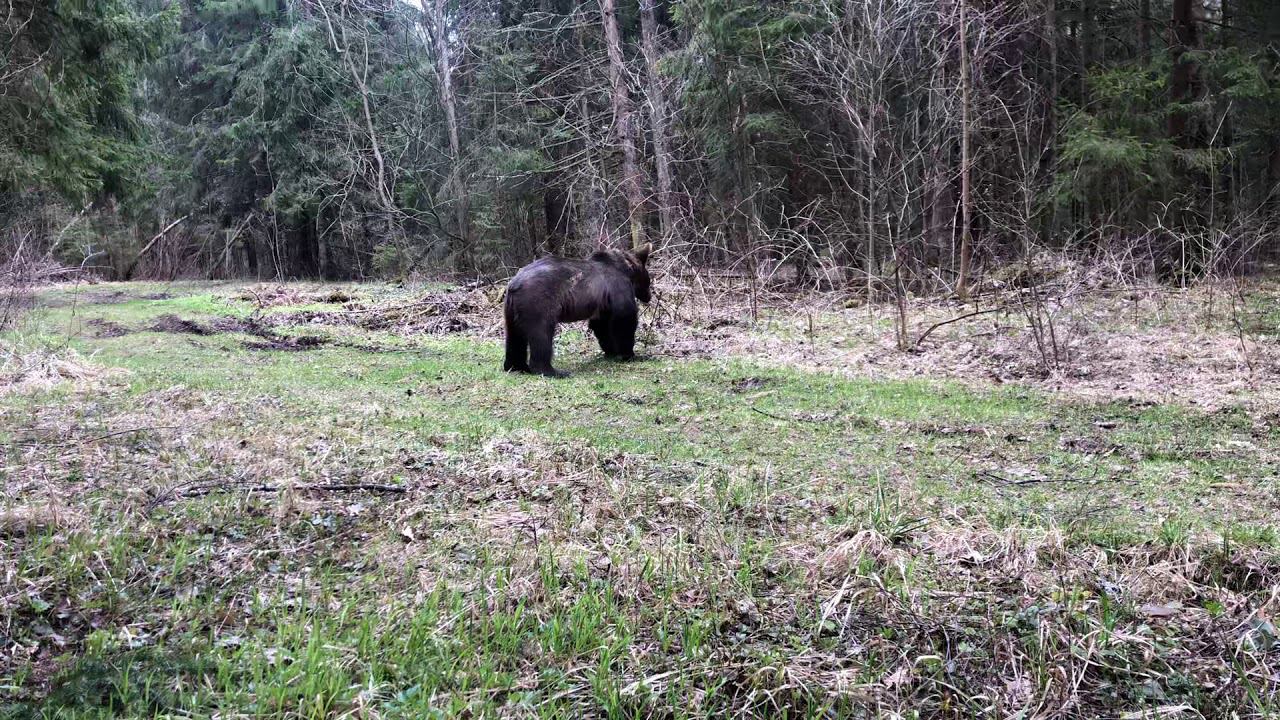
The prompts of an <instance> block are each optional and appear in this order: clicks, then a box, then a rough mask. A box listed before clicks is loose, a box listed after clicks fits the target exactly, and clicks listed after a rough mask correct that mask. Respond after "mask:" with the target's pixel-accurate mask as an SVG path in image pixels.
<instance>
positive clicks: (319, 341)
mask: <svg viewBox="0 0 1280 720" xmlns="http://www.w3.org/2000/svg"><path fill="white" fill-rule="evenodd" d="M327 344H329V339H328V338H324V337H320V336H318V335H303V336H301V337H281V336H274V337H270V338H266V339H263V340H249V341H247V342H245V343H244V346H245V348H247V349H249V350H279V351H282V352H300V351H303V350H315V349H316V348H318V347H322V346H324V345H327Z"/></svg>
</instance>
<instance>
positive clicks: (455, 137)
mask: <svg viewBox="0 0 1280 720" xmlns="http://www.w3.org/2000/svg"><path fill="white" fill-rule="evenodd" d="M445 2H446V0H433V2H432V5H431V29H432V30H431V34H432V39H433V40H434V42H435V51H436V75H437V77H438V79H439V81H440V104H441V105H443V106H444V118H445V126H446V129H447V131H448V134H449V157H450V159H451V162H450V168H449V185H450V194H451V195H452V196H453V214H454V226H455V232H456V234H457V237H456V238H455V239H454V243H453V245H454V248H453V250H454V255H455V256H458V257H462V258H465V260H466V264H467V265H470V264H471V257H470V256H471V233H470V228H469V227H468V220H467V215H468V212H467V193H466V184H465V183H464V181H463V177H462V131H461V128H460V127H459V124H458V101H457V98H455V97H454V94H453V61H452V60H451V58H450V53H449V26H448V17H447V15H446V7H445Z"/></svg>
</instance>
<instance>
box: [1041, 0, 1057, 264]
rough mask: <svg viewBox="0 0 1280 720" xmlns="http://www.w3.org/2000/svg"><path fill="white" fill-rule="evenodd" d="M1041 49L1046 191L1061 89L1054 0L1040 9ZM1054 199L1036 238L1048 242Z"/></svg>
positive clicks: (1050, 177)
mask: <svg viewBox="0 0 1280 720" xmlns="http://www.w3.org/2000/svg"><path fill="white" fill-rule="evenodd" d="M1044 25H1045V27H1044V37H1045V50H1046V52H1047V54H1048V56H1049V82H1048V92H1047V93H1045V95H1044V129H1043V131H1042V135H1041V140H1040V147H1041V153H1040V177H1041V178H1042V179H1043V183H1044V185H1043V186H1042V187H1041V192H1047V191H1048V189H1049V186H1050V185H1051V184H1052V182H1053V173H1054V168H1055V166H1056V165H1057V162H1058V97H1059V94H1060V93H1061V87H1060V84H1061V83H1060V81H1059V69H1058V0H1047V2H1046V3H1045V13H1044ZM1054 214H1055V205H1054V203H1048V204H1047V209H1046V212H1045V214H1044V216H1043V220H1042V222H1041V223H1040V241H1041V242H1042V243H1044V244H1048V243H1049V242H1050V241H1052V239H1053V229H1054V219H1055V217H1054Z"/></svg>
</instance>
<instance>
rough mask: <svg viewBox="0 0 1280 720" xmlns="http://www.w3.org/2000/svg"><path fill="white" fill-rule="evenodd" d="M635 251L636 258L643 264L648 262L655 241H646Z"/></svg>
mask: <svg viewBox="0 0 1280 720" xmlns="http://www.w3.org/2000/svg"><path fill="white" fill-rule="evenodd" d="M635 253H636V259H637V260H639V261H640V264H641V265H644V264H646V263H648V262H649V256H650V255H651V254H653V243H645V244H644V245H642V246H640V247H638V248H636V250H635Z"/></svg>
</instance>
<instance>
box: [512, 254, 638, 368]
mask: <svg viewBox="0 0 1280 720" xmlns="http://www.w3.org/2000/svg"><path fill="white" fill-rule="evenodd" d="M652 252H653V246H652V245H645V246H644V247H642V248H638V249H636V250H634V251H632V252H627V251H625V250H597V251H596V252H594V253H592V254H591V256H590V257H588V258H587V259H586V260H577V259H569V258H557V257H547V258H542V259H541V260H537V261H535V262H533V263H530V264H529V265H526V266H524V267H523V268H521V269H520V272H518V273H516V276H515V277H513V278H511V282H510V283H508V284H507V297H506V300H505V302H504V303H503V315H504V319H505V320H506V327H507V355H506V360H505V361H504V362H503V363H502V369H503V370H506V371H507V372H513V371H514V372H531V373H536V374H538V375H545V376H547V377H564V373H561V372H558V371H557V370H556V369H555V368H553V367H551V352H552V344H553V340H554V338H555V332H556V325H557V324H559V323H566V322H577V321H579V320H586V321H587V326H588V327H589V328H591V332H592V333H594V334H595V336H596V340H598V341H599V342H600V349H601V350H603V351H604V354H605V355H607V356H609V357H612V358H617V359H620V360H629V359H631V358H632V357H634V356H635V344H636V325H637V324H638V323H639V318H640V310H639V307H638V306H637V305H636V300H639V301H640V302H645V303H647V302H649V270H648V269H647V267H646V265H647V264H648V262H649V255H650V253H652Z"/></svg>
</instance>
